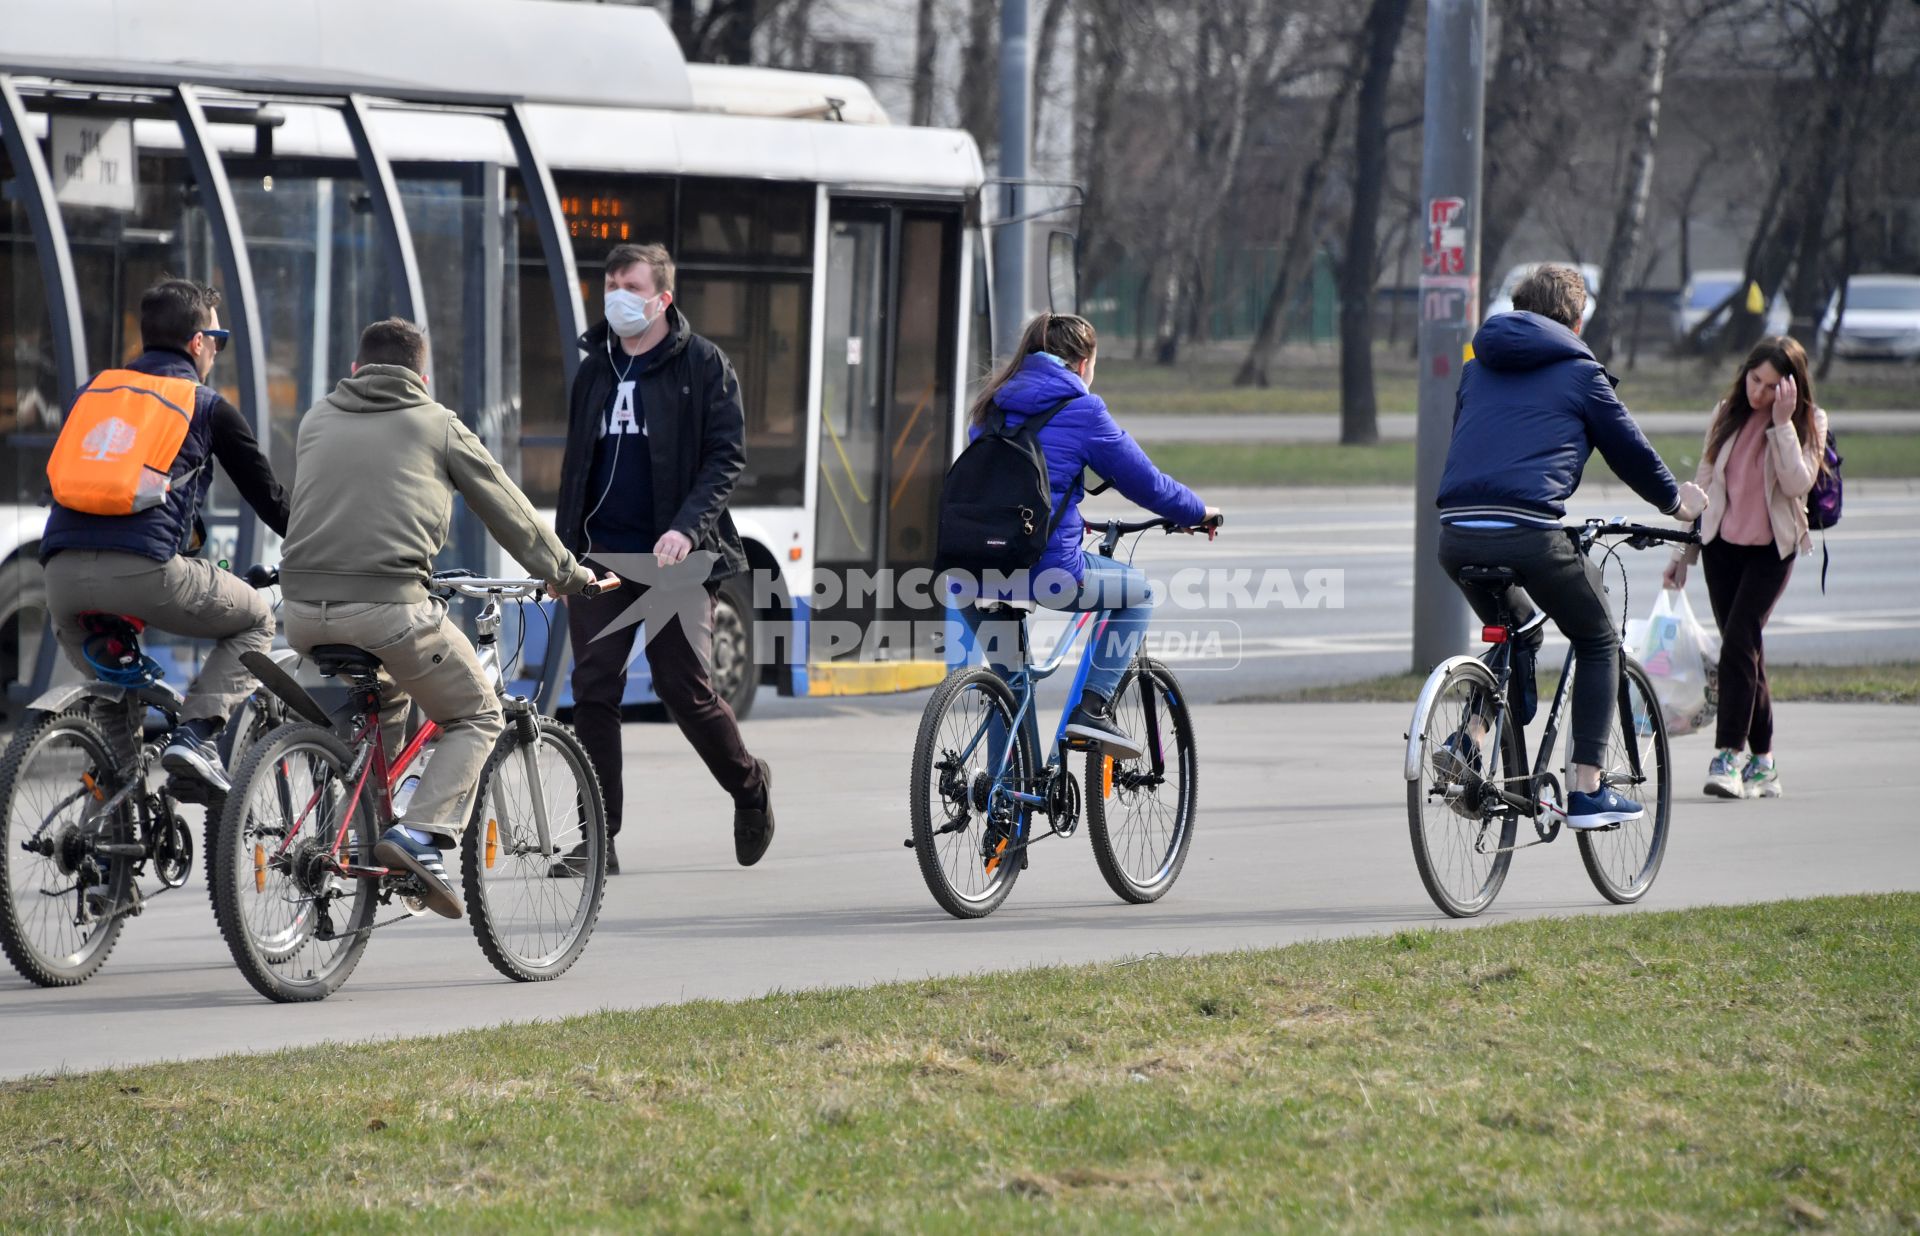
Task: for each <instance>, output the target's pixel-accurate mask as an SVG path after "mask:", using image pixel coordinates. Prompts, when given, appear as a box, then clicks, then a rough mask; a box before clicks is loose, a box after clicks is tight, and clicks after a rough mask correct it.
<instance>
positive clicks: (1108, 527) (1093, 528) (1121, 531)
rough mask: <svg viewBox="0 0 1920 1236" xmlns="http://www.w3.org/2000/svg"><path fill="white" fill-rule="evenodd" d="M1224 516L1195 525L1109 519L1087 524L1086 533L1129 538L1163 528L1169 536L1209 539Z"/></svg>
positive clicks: (1223, 521)
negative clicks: (1178, 534)
mask: <svg viewBox="0 0 1920 1236" xmlns="http://www.w3.org/2000/svg"><path fill="white" fill-rule="evenodd" d="M1226 519H1227V517H1226V516H1225V515H1218V514H1216V515H1209V516H1208V517H1207V518H1205V519H1203V520H1201V521H1200V522H1199V523H1197V524H1183V523H1181V522H1180V521H1179V520H1177V519H1142V520H1136V521H1131V522H1130V521H1127V520H1120V519H1110V520H1108V521H1107V522H1106V523H1105V524H1088V525H1087V528H1086V531H1088V532H1100V531H1104V532H1106V533H1108V534H1110V535H1112V536H1131V535H1132V534H1133V533H1136V532H1151V531H1153V529H1155V528H1164V529H1166V531H1167V532H1168V533H1169V534H1172V533H1175V532H1204V533H1206V534H1207V536H1208V537H1209V538H1211V537H1212V536H1213V534H1214V533H1216V532H1218V531H1219V530H1220V525H1221V524H1223V523H1225V522H1226Z"/></svg>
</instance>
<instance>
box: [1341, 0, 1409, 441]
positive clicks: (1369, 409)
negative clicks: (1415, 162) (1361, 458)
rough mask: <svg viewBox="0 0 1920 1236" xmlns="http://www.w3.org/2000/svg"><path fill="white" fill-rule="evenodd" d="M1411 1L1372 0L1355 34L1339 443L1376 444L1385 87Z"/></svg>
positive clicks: (1343, 269) (1343, 258) (1343, 268)
mask: <svg viewBox="0 0 1920 1236" xmlns="http://www.w3.org/2000/svg"><path fill="white" fill-rule="evenodd" d="M1409 3H1410V0H1373V5H1372V7H1371V8H1370V9H1369V10H1368V13H1367V21H1366V27H1365V33H1364V34H1363V35H1362V37H1361V43H1360V47H1361V64H1362V68H1361V72H1360V85H1359V89H1358V92H1357V93H1356V95H1355V99H1354V122H1353V129H1354V133H1353V140H1354V170H1353V209H1352V213H1351V214H1350V215H1349V216H1348V218H1347V242H1346V252H1345V253H1344V254H1342V256H1341V265H1340V442H1341V444H1342V445H1343V446H1354V445H1366V444H1369V443H1373V442H1377V441H1379V440H1380V425H1379V416H1378V411H1379V409H1378V407H1377V405H1376V402H1375V398H1374V389H1373V299H1374V295H1373V287H1374V283H1375V282H1376V281H1377V280H1378V278H1379V274H1380V271H1379V241H1378V239H1377V238H1378V235H1379V229H1380V201H1381V198H1382V197H1383V196H1384V193H1385V189H1386V179H1387V87H1388V85H1389V84H1390V82H1391V81H1392V77H1393V61H1394V54H1395V52H1396V51H1397V50H1398V48H1399V46H1400V32H1401V30H1402V29H1404V28H1405V26H1406V18H1407V8H1408V5H1409Z"/></svg>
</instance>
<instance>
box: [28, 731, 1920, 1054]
mask: <svg viewBox="0 0 1920 1236" xmlns="http://www.w3.org/2000/svg"><path fill="white" fill-rule="evenodd" d="M919 704H920V699H919V698H918V697H911V698H894V699H880V700H853V701H845V702H821V703H817V704H815V705H813V706H812V707H811V709H810V710H809V711H808V713H807V714H806V715H804V716H800V715H789V716H785V717H774V716H768V717H766V718H756V719H754V720H752V721H749V722H748V723H747V737H748V741H749V743H750V744H751V745H752V746H753V748H754V749H755V751H756V752H758V753H759V754H762V755H764V756H766V757H767V758H769V759H770V760H771V761H772V763H773V766H774V768H775V769H776V785H777V787H778V790H777V793H778V800H777V806H778V810H779V820H780V825H779V832H778V835H777V837H776V840H775V842H774V846H773V849H772V852H771V853H770V854H769V855H768V857H767V859H766V860H765V861H764V862H763V863H762V864H761V865H760V866H758V867H756V868H754V869H752V870H748V871H742V870H741V869H739V868H738V867H736V866H735V865H734V863H733V856H732V843H731V838H730V835H729V832H728V827H727V823H728V814H727V803H726V801H725V799H724V798H723V796H722V795H721V794H720V793H719V791H718V790H716V789H715V788H714V786H713V785H712V783H711V782H710V781H709V780H708V779H707V777H706V774H705V771H704V769H703V768H701V767H700V766H699V765H698V763H697V762H696V761H695V760H694V759H693V757H692V756H691V754H690V752H689V751H688V749H687V747H686V745H685V743H684V741H683V740H682V739H681V738H680V736H679V734H678V733H677V731H674V730H672V729H671V728H669V727H667V726H662V725H632V726H629V727H628V728H627V735H626V738H627V761H628V771H627V779H628V792H629V794H630V795H631V796H632V798H631V801H632V803H633V807H632V809H631V811H630V814H629V820H628V829H629V831H628V832H627V833H626V834H625V835H623V836H622V838H621V841H620V852H621V858H622V861H623V863H624V864H625V867H626V870H627V874H625V875H623V876H620V877H618V878H616V879H614V880H613V881H612V882H611V883H610V886H609V891H608V898H607V903H606V908H605V911H604V913H603V914H602V916H601V919H600V925H599V930H598V932H597V933H596V934H595V936H594V938H593V941H592V943H591V945H590V947H589V948H588V950H587V952H586V954H585V955H584V956H583V958H582V959H581V961H580V963H579V965H577V966H576V967H575V968H574V970H573V971H572V972H571V973H569V974H567V975H566V976H564V977H563V978H561V979H559V980H558V981H556V982H553V983H546V984H537V985H522V984H516V983H512V982H508V981H506V980H505V979H502V978H501V977H499V976H498V975H497V974H496V973H495V972H494V971H493V970H492V969H491V968H490V967H489V966H488V964H487V962H486V961H485V959H484V958H483V957H482V956H481V954H480V950H479V948H478V947H477V946H476V945H475V943H474V940H473V937H472V936H471V934H470V933H469V931H468V929H467V926H466V924H464V923H450V922H445V921H444V920H439V919H419V920H413V921H408V922H403V923H401V924H399V925H398V926H395V927H392V928H389V929H386V930H384V931H382V932H380V933H379V934H377V935H376V936H375V938H374V940H373V942H372V945H371V947H370V948H369V949H368V952H367V955H366V958H365V959H364V960H363V962H362V963H361V965H360V968H359V970H358V971H357V972H356V973H355V974H354V975H353V977H352V979H351V980H350V981H349V983H348V985H347V986H346V987H345V988H344V989H342V990H341V991H340V992H339V993H338V994H336V995H335V996H334V997H333V998H332V999H330V1000H328V1001H326V1002H324V1003H321V1004H314V1005H298V1006H279V1005H272V1004H268V1003H266V1002H265V1001H263V1000H261V999H260V998H259V997H258V996H257V995H255V994H254V992H253V990H252V989H251V988H249V987H248V986H247V985H246V984H245V982H244V981H243V980H242V979H241V978H240V976H239V974H238V973H237V972H236V971H235V970H234V968H233V966H232V963H231V961H230V960H229V959H228V956H227V953H226V950H225V947H224V945H223V944H222V943H221V941H220V939H219V936H218V933H217V931H216V930H215V928H214V925H213V919H212V915H211V912H210V911H209V909H208V906H207V901H206V898H205V895H204V889H203V888H202V886H201V884H200V881H199V879H198V877H197V876H196V877H195V878H194V879H193V880H192V882H190V883H189V884H188V885H187V887H186V888H184V889H182V890H180V891H178V892H174V893H169V894H166V895H164V896H161V897H159V898H156V899H154V900H153V901H152V902H151V903H150V905H149V908H148V911H147V913H146V914H145V915H144V916H143V917H141V918H139V919H137V920H135V921H134V922H133V923H131V924H130V926H129V929H128V930H127V932H126V933H125V935H124V936H123V937H122V939H121V943H120V945H119V947H118V949H117V950H116V952H115V953H114V955H113V956H112V957H111V958H110V959H109V961H108V963H107V965H106V968H105V969H104V970H102V971H101V973H100V974H99V975H97V976H96V977H95V978H94V979H93V981H92V982H90V983H88V984H86V985H85V986H83V987H79V988H74V989H69V990H62V991H43V990H40V989H38V988H33V987H29V986H28V985H27V984H26V983H24V982H23V981H21V980H19V979H17V978H15V977H14V976H13V975H12V974H11V973H10V972H8V973H5V974H4V975H0V1076H20V1075H25V1074H36V1073H43V1072H48V1071H55V1070H60V1069H91V1068H97V1067H102V1066H105V1065H109V1064H114V1063H132V1062H139V1061H150V1060H158V1059H167V1058H175V1057H192V1056H207V1055H213V1054H220V1053H228V1052H236V1051H255V1050H262V1049H269V1048H275V1047H282V1046H287V1045H293V1044H303V1043H315V1042H320V1041H327V1040H359V1039H365V1038H370V1037H382V1036H392V1035H412V1034H423V1033H430V1032H437V1031H449V1030H456V1029H461V1028H467V1027H476V1026H485V1025H489V1024H495V1023H498V1022H502V1021H527V1020H539V1019H543V1018H552V1017H557V1016H563V1015H566V1014H572V1013H584V1012H590V1011H593V1010H597V1009H603V1008H613V1007H632V1006H640V1005H648V1004H657V1003H664V1002H672V1001H679V1000H687V999H693V998H699V997H715V998H738V997H747V996H752V995H755V994H759V993H764V992H768V991H772V990H788V989H796V988H809V987H821V986H835V985H849V984H862V983H872V982H879V981H886V980H892V979H912V978H918V977H923V976H927V975H937V974H954V973H967V972H973V971H979V970H989V969H1007V968H1014V967H1021V966H1029V965H1041V964H1050V963H1058V962H1086V961H1101V960H1114V959H1119V958H1125V957H1133V956H1139V955H1142V954H1149V953H1161V954H1180V953H1197V952H1210V951H1218V950H1225V949H1235V948H1243V947H1253V946H1264V945H1277V944H1284V943H1288V942H1291V941H1296V940H1305V939H1314V938H1323V937H1331V936H1343V935H1353V934H1361V933H1369V932H1378V931H1387V930H1395V929H1399V928H1403V927H1407V926H1410V925H1416V924H1417V925H1435V926H1444V925H1446V921H1445V920H1443V919H1442V918H1441V917H1440V915H1439V914H1438V912H1437V911H1436V910H1434V908H1433V907H1432V905H1431V904H1430V903H1429V902H1428V901H1427V898H1426V895H1425V893H1424V892H1423V890H1422V889H1421V887H1420V883H1419V880H1418V878H1417V876H1416V874H1415V872H1414V867H1413V862H1412V859H1411V857H1410V853H1409V850H1408V845H1407V830H1406V816H1405V790H1404V782H1402V781H1400V780H1399V765H1400V750H1401V747H1402V744H1401V741H1400V734H1401V732H1402V730H1403V729H1404V727H1405V722H1406V716H1407V708H1405V707H1399V706H1392V705H1334V704H1318V705H1315V704H1295V705H1215V706H1204V705H1203V706H1201V707H1200V708H1198V709H1197V711H1196V729H1197V732H1198V736H1199V751H1200V761H1201V764H1200V767H1201V781H1200V795H1199V803H1200V813H1199V817H1198V822H1197V825H1196V830H1195V840H1194V848H1193V852H1192V858H1191V860H1190V861H1189V863H1188V865H1187V868H1186V871H1185V873H1184V874H1183V875H1182V877H1181V880H1180V883H1179V884H1178V886H1177V887H1176V888H1175V889H1174V890H1173V891H1172V892H1171V893H1170V894H1169V895H1168V896H1167V897H1166V898H1165V899H1164V900H1162V901H1160V902H1159V903H1157V904H1154V905H1151V906H1126V905H1122V904H1121V903H1119V902H1118V901H1117V900H1115V898H1114V897H1113V896H1112V894H1111V893H1109V892H1108V891H1107V889H1106V886H1105V885H1104V884H1103V883H1102V882H1101V880H1100V877H1099V875H1098V873H1097V871H1096V870H1095V868H1094V864H1093V860H1092V856H1091V855H1090V854H1089V853H1088V846H1087V843H1086V842H1085V841H1084V840H1083V839H1082V838H1084V836H1085V833H1084V830H1083V831H1082V832H1081V833H1080V834H1078V835H1076V836H1075V837H1074V838H1072V839H1068V840H1055V841H1048V842H1045V843H1042V844H1040V845H1038V846H1037V847H1036V848H1035V850H1034V853H1033V865H1032V868H1031V869H1030V870H1029V871H1028V872H1027V873H1026V874H1025V875H1024V876H1023V877H1022V879H1021V880H1020V883H1019V884H1018V886H1017V887H1016V888H1015V889H1014V891H1013V894H1012V896H1011V898H1010V899H1009V901H1008V902H1007V904H1006V905H1004V906H1003V907H1002V908H1001V909H1000V911H999V912H998V913H996V914H995V915H993V916H992V917H991V918H988V919H986V920H983V921H980V922H973V923H962V922H957V921H954V920H952V919H949V918H948V917H947V916H946V915H945V914H943V913H942V912H941V911H939V910H938V909H937V908H936V907H935V906H934V905H933V902H932V900H931V899H930V898H929V896H928V895H927V892H926V890H925V887H924V886H923V885H922V884H921V881H920V876H919V871H918V868H917V867H916V865H915V863H914V859H913V856H912V854H911V853H909V852H908V851H907V850H906V849H904V848H903V847H902V845H901V842H902V840H903V839H904V838H905V836H906V833H907V824H906V785H907V765H908V758H909V751H910V748H911V745H912V740H913V730H914V722H915V717H916V715H917V712H918V708H919ZM1780 731H1781V740H1780V752H1781V768H1782V776H1783V779H1784V783H1785V786H1786V791H1787V797H1785V798H1782V799H1780V800H1777V801H1772V802H1739V803H1721V802H1709V801H1707V800H1704V799H1701V798H1699V797H1697V795H1696V791H1697V785H1696V784H1695V781H1694V778H1695V777H1696V776H1698V775H1699V774H1701V773H1703V772H1704V769H1705V766H1706V762H1707V758H1708V756H1709V754H1710V753H1709V751H1708V739H1707V738H1706V737H1703V736H1699V735H1695V736H1690V737H1687V738H1682V739H1679V740H1677V741H1676V743H1675V748H1674V749H1675V755H1676V761H1677V767H1678V768H1679V769H1680V770H1681V775H1680V778H1679V780H1678V787H1679V797H1678V806H1677V808H1676V817H1675V825H1674V835H1673V839H1672V843H1671V846H1670V848H1669V852H1668V856H1667V860H1666V864H1665V866H1664V868H1663V869H1662V871H1661V873H1660V877H1659V881H1658V883H1657V884H1656V885H1655V886H1654V888H1653V890H1652V892H1651V893H1650V894H1649V896H1648V898H1647V900H1646V901H1645V902H1644V903H1643V905H1644V906H1646V907H1647V908H1651V909H1662V908H1672V907H1677V906H1685V905H1694V904H1702V903H1731V902H1742V901H1752V900H1759V899H1770V898H1779V897H1794V896H1806V895H1813V894H1821V893H1841V892H1852V891H1874V890H1895V889H1916V888H1920V845H1917V844H1916V843H1915V841H1914V834H1913V831H1912V823H1911V817H1912V812H1911V810H1909V809H1908V808H1909V807H1910V804H1911V803H1912V802H1913V801H1914V800H1915V797H1916V795H1917V794H1920V765H1916V763H1915V761H1914V760H1913V758H1912V753H1913V751H1914V750H1915V748H1916V745H1920V709H1914V708H1894V707H1885V706H1873V705H1784V706H1783V716H1782V720H1781V725H1780ZM1587 912H1608V913H1611V912H1618V911H1612V910H1609V909H1608V908H1607V907H1606V906H1605V905H1604V904H1603V903H1602V902H1601V901H1600V899H1599V897H1598V896H1597V895H1596V894H1595V893H1594V891H1593V890H1592V888H1591V887H1590V886H1589V885H1588V883H1587V880H1586V876H1585V874H1584V872H1583V870H1582V868H1581V865H1580V862H1579V858H1578V855H1577V853H1576V850H1575V847H1574V845H1573V843H1572V841H1571V840H1570V839H1567V838H1565V837H1564V836H1563V838H1562V839H1561V840H1560V841H1559V842H1557V843H1556V844H1554V845H1552V846H1544V847H1539V848H1535V849H1531V850H1527V851H1525V852H1523V853H1521V854H1519V855H1517V856H1516V859H1515V863H1514V869H1513V873H1512V875H1511V876H1510V877H1509V879H1508V881H1507V885H1506V888H1505V890H1504V892H1503V893H1502V895H1501V899H1500V900H1499V902H1497V903H1496V905H1495V907H1494V909H1493V911H1492V912H1490V913H1489V914H1488V915H1487V916H1486V919H1485V921H1500V920H1501V919H1507V918H1513V917H1520V916H1538V915H1560V914H1571V913H1587Z"/></svg>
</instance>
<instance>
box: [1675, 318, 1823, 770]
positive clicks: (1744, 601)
mask: <svg viewBox="0 0 1920 1236" xmlns="http://www.w3.org/2000/svg"><path fill="white" fill-rule="evenodd" d="M1826 441H1827V414H1826V413H1824V412H1822V411H1821V410H1820V409H1819V408H1817V407H1815V406H1814V402H1813V381H1812V379H1811V378H1809V377H1808V376H1807V353H1806V350H1805V349H1803V348H1802V347H1801V346H1800V345H1799V344H1798V343H1796V342H1794V341H1793V340H1792V339H1789V338H1787V337H1785V336H1781V337H1779V338H1771V339H1762V340H1761V341H1760V342H1759V343H1758V344H1757V345H1756V346H1755V347H1754V349H1753V351H1751V352H1749V353H1748V354H1747V359H1746V361H1745V363H1743V364H1742V365H1741V366H1740V375H1739V376H1738V377H1736V378H1735V379H1734V381H1733V389H1731V390H1729V391H1728V392H1727V395H1726V398H1724V399H1722V400H1721V401H1720V405H1719V406H1718V407H1717V408H1715V409H1714V413H1713V420H1712V422H1711V423H1710V424H1709V425H1708V426H1707V439H1706V444H1705V446H1704V447H1702V449H1701V452H1700V468H1699V471H1698V472H1697V473H1696V474H1695V476H1694V478H1693V479H1694V483H1695V484H1696V485H1699V486H1700V487H1701V488H1703V489H1705V490H1706V491H1707V495H1708V499H1709V501H1708V503H1707V511H1706V514H1705V515H1704V516H1703V517H1702V521H1701V525H1700V544H1699V545H1693V546H1688V547H1687V548H1686V549H1685V550H1684V551H1678V552H1676V553H1675V554H1674V558H1673V561H1672V562H1671V563H1669V564H1668V565H1667V571H1666V576H1665V581H1666V585H1667V587H1669V588H1681V587H1685V585H1686V582H1687V566H1688V564H1689V563H1691V562H1692V561H1693V560H1694V559H1695V558H1696V557H1697V558H1700V559H1702V561H1703V568H1704V569H1705V571H1706V574H1707V596H1708V598H1709V599H1710V601H1711V602H1712V604H1713V619H1714V621H1715V622H1716V623H1718V624H1719V626H1720V640H1721V650H1720V716H1719V722H1718V726H1717V735H1716V738H1715V745H1716V746H1717V747H1718V748H1719V750H1718V751H1716V752H1715V753H1714V756H1713V763H1712V764H1710V765H1709V766H1708V768H1707V784H1706V792H1707V793H1708V794H1711V795H1714V796H1716V797H1719V798H1778V797H1779V796H1780V773H1779V770H1778V769H1776V768H1775V767H1774V762H1773V698H1772V696H1771V695H1769V694H1768V691H1767V661H1766V653H1765V651H1764V648H1763V646H1762V644H1761V632H1762V630H1763V629H1764V628H1765V627H1766V625H1767V618H1768V617H1769V616H1770V615H1771V614H1772V613H1773V607H1774V605H1775V604H1776V603H1778V601H1779V600H1780V596H1781V594H1782V593H1784V592H1785V591H1786V590H1787V579H1788V578H1789V577H1790V576H1791V575H1792V574H1793V560H1794V557H1795V556H1796V555H1798V554H1799V553H1801V552H1802V551H1805V550H1810V549H1812V548H1813V539H1812V538H1811V537H1810V536H1809V535H1808V533H1807V491H1808V490H1810V489H1812V488H1813V482H1814V478H1815V477H1817V476H1818V475H1819V469H1820V467H1821V466H1822V462H1821V461H1822V460H1823V459H1824V458H1825V457H1826ZM1743 749H1744V750H1751V752H1752V755H1751V757H1750V758H1748V759H1747V761H1746V763H1745V765H1744V766H1742V764H1741V762H1740V754H1741V752H1742V750H1743Z"/></svg>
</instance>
